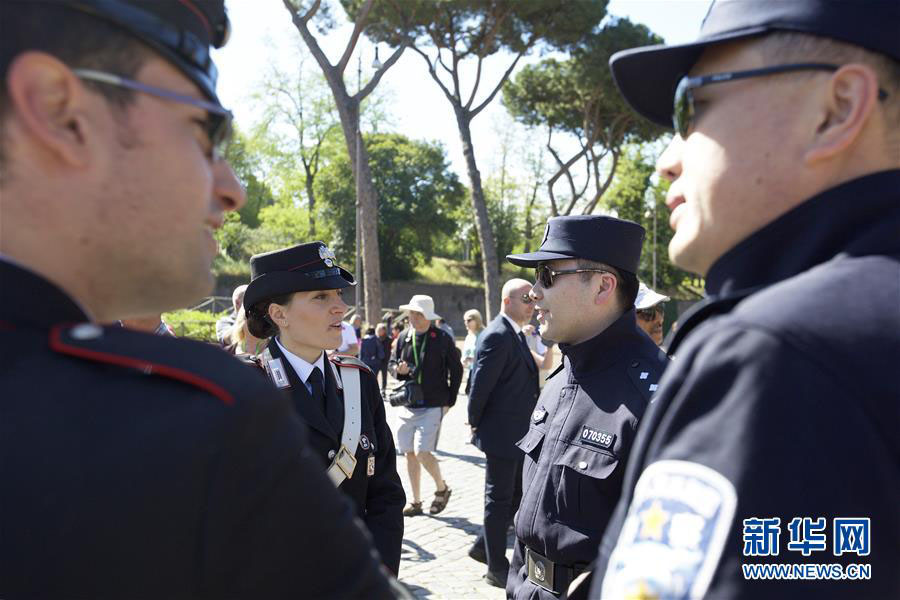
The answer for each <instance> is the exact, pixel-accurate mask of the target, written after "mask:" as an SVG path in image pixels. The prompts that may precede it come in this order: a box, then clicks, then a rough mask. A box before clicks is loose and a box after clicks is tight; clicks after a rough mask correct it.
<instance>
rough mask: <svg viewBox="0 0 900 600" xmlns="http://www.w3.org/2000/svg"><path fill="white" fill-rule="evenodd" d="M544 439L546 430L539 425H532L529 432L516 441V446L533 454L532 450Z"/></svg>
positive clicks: (526, 452)
mask: <svg viewBox="0 0 900 600" xmlns="http://www.w3.org/2000/svg"><path fill="white" fill-rule="evenodd" d="M543 439H544V432H543V431H541V430H540V429H538V428H537V427H530V428H529V429H528V433H526V434H525V437H523V438H522V439H521V440H519V441H518V442H516V446H518V447H519V448H521V449H522V450H523V451H524V452H525V454H531V452H532V450H534V449H535V448H537V447H538V446H540V445H541V442H542V441H543Z"/></svg>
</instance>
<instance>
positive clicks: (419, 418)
mask: <svg viewBox="0 0 900 600" xmlns="http://www.w3.org/2000/svg"><path fill="white" fill-rule="evenodd" d="M400 310H405V311H407V312H408V313H409V328H407V329H406V330H405V331H403V332H402V333H401V334H400V335H399V336H398V337H397V346H396V349H395V351H394V359H393V360H392V361H391V362H390V364H389V366H388V368H389V369H390V370H391V374H392V375H394V376H395V377H396V378H397V379H399V380H401V381H404V382H406V383H405V386H407V387H415V388H417V389H416V390H415V393H413V392H409V393H408V394H407V396H406V397H405V399H404V402H403V403H402V404H400V405H399V408H398V409H399V411H400V421H401V423H402V424H401V425H400V427H399V428H398V429H397V448H398V450H399V451H400V452H401V453H402V454H404V455H405V456H406V468H407V472H408V473H409V482H410V487H411V488H412V494H413V498H412V503H411V504H410V505H409V506H408V507H407V508H406V509H405V510H404V511H403V514H404V515H405V516H407V517H413V516H416V515H421V514H422V513H423V511H422V499H421V495H420V486H419V481H420V477H421V473H422V471H421V469H420V468H419V467H420V465H421V466H423V467H425V470H426V471H428V474H429V475H431V477H432V479H434V485H435V492H434V501H433V502H432V503H431V507H430V508H429V512H430V513H431V514H433V515H435V514H437V513H439V512H441V511H442V510H444V508H445V507H446V506H447V502H448V501H449V500H450V488H449V487H447V483H446V482H445V481H444V479H443V477H442V476H441V468H440V465H439V464H438V460H437V458H435V456H434V454H433V452H434V450H435V449H436V448H437V442H438V436H439V434H440V430H441V419H442V418H443V416H444V413H445V412H446V411H447V409H449V408H450V407H451V406H453V404H454V403H455V402H456V394H457V393H458V392H459V385H460V383H461V382H462V363H461V362H460V353H459V350H457V348H456V344H455V343H454V342H453V338H451V337H450V336H449V335H448V334H447V333H446V332H445V331H443V330H441V329H440V328H438V327H435V326H434V324H433V321H434V320H435V319H438V318H440V316H439V315H438V314H437V313H435V312H434V300H433V299H432V298H431V296H426V295H424V294H417V295H415V296H413V297H412V299H411V300H410V301H409V303H408V304H404V305H402V306H401V307H400ZM391 403H392V404H397V403H395V402H394V399H393V398H392V401H391Z"/></svg>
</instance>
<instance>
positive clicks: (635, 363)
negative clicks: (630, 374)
mask: <svg viewBox="0 0 900 600" xmlns="http://www.w3.org/2000/svg"><path fill="white" fill-rule="evenodd" d="M640 364H641V363H639V362H638V361H634V362H633V363H631V368H632V369H637V368H638V366H640Z"/></svg>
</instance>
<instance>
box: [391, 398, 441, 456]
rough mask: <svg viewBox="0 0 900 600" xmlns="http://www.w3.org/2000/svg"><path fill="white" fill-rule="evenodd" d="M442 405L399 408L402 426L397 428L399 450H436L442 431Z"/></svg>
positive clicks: (405, 451) (404, 451)
mask: <svg viewBox="0 0 900 600" xmlns="http://www.w3.org/2000/svg"><path fill="white" fill-rule="evenodd" d="M442 416H443V409H442V408H441V407H440V406H434V407H428V408H407V407H402V408H400V410H399V417H400V427H398V428H397V450H399V451H400V453H401V454H407V453H409V452H413V451H415V452H434V451H435V449H436V448H437V443H438V437H439V436H440V433H441V417H442Z"/></svg>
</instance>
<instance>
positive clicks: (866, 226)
mask: <svg viewBox="0 0 900 600" xmlns="http://www.w3.org/2000/svg"><path fill="white" fill-rule="evenodd" d="M898 199H900V169H897V170H892V171H882V172H880V173H874V174H872V175H866V176H864V177H860V178H858V179H854V180H853V181H848V182H846V183H843V184H841V185H839V186H837V187H834V188H831V189H829V190H826V191H824V192H822V193H820V194H818V195H816V196H813V197H812V198H810V199H809V200H807V201H806V202H804V203H802V204H800V205H799V206H797V207H795V208H794V209H793V210H791V211H789V212H787V213H785V214H784V215H782V216H781V217H779V218H777V219H776V220H774V221H772V222H771V223H769V224H768V225H766V226H765V227H763V228H762V229H760V230H759V231H757V232H755V233H753V234H752V235H751V236H750V237H748V238H747V239H745V240H743V241H742V242H740V243H739V244H738V245H737V246H735V247H734V248H732V249H731V250H729V251H728V252H726V253H725V254H724V255H723V256H722V257H721V258H720V259H719V260H718V261H716V262H715V264H713V266H712V267H711V268H710V270H709V273H708V274H707V277H706V292H707V294H708V295H709V296H727V295H730V294H732V293H734V292H735V291H737V290H745V289H750V288H757V287H759V286H765V285H771V284H773V283H776V282H778V281H782V280H784V279H787V278H789V277H793V276H794V275H797V274H798V273H802V272H803V271H806V270H808V269H810V268H812V267H814V266H815V265H817V264H821V263H823V262H826V261H828V260H831V259H832V258H834V257H835V256H836V255H838V254H840V253H844V252H845V253H849V254H857V255H866V254H872V253H884V252H888V251H890V250H894V251H896V250H897V249H898V247H900V236H897V226H898V221H900V211H898V209H897V206H898V205H897V201H898Z"/></svg>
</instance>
